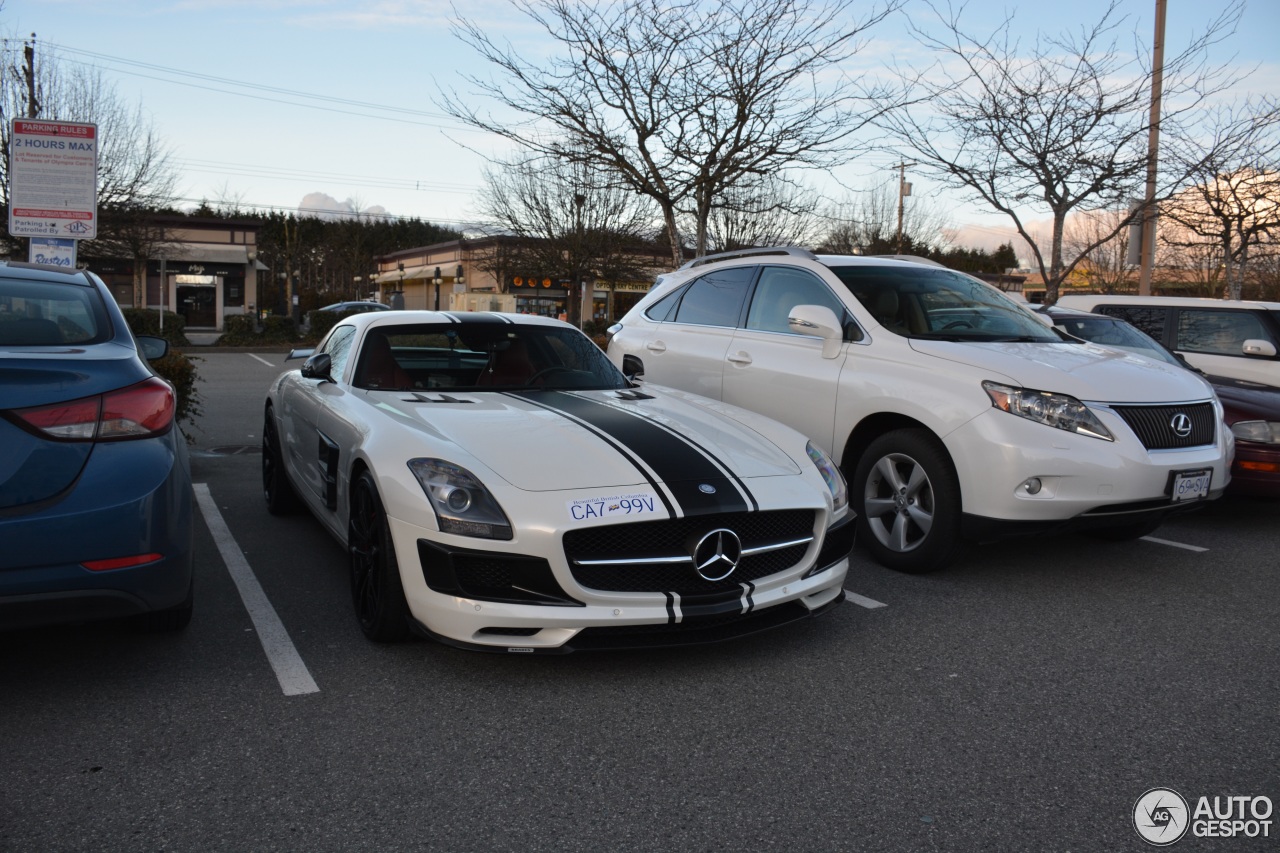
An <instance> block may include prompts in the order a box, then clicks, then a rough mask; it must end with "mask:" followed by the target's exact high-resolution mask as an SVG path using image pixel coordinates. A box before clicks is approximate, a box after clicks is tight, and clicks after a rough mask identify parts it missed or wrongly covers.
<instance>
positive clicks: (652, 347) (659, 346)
mask: <svg viewBox="0 0 1280 853" xmlns="http://www.w3.org/2000/svg"><path fill="white" fill-rule="evenodd" d="M644 348H645V349H647V350H648V351H649V352H666V351H667V345H666V344H664V343H663V342H662V341H650V342H649V343H647V344H645V345H644Z"/></svg>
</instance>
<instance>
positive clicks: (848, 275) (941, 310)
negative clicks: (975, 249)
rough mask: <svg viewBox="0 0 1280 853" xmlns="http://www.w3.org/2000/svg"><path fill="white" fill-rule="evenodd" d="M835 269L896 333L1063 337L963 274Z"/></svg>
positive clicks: (1042, 339)
mask: <svg viewBox="0 0 1280 853" xmlns="http://www.w3.org/2000/svg"><path fill="white" fill-rule="evenodd" d="M831 271H832V272H834V273H835V274H836V276H838V277H839V279H840V280H841V281H842V282H844V285H845V287H847V288H849V291H850V292H851V293H852V294H853V295H854V296H856V297H857V298H858V301H859V302H861V303H862V304H863V306H864V307H865V308H866V309H867V310H868V311H870V312H871V315H872V316H873V317H875V318H876V320H877V321H878V322H879V323H880V325H882V326H884V327H885V328H886V329H888V330H889V331H891V332H893V333H894V334H898V335H902V336H904V337H908V338H923V339H927V340H943V341H1034V342H1055V341H1060V340H1061V338H1060V337H1059V336H1058V335H1057V333H1055V332H1054V331H1053V330H1052V329H1050V328H1049V327H1048V326H1046V325H1045V324H1044V323H1041V322H1040V321H1039V320H1037V319H1036V318H1035V317H1033V316H1032V315H1031V313H1030V312H1029V311H1028V310H1026V309H1025V308H1023V307H1022V306H1021V305H1019V304H1018V303H1017V302H1015V301H1013V300H1012V299H1010V298H1009V297H1007V296H1005V295H1004V294H1003V293H1001V292H1000V291H998V290H996V289H995V288H994V287H991V286H989V285H987V284H984V283H982V282H981V281H979V280H978V279H976V278H971V277H970V276H967V275H964V274H963V273H958V272H955V271H953V270H947V269H940V268H935V267H926V266H917V265H911V266H908V265H905V264H904V265H901V266H864V265H858V266H833V267H831Z"/></svg>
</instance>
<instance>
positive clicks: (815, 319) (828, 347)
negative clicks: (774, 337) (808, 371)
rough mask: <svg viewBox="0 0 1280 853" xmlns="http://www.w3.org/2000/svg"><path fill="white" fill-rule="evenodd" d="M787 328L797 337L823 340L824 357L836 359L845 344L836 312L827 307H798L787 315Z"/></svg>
mask: <svg viewBox="0 0 1280 853" xmlns="http://www.w3.org/2000/svg"><path fill="white" fill-rule="evenodd" d="M787 328H788V329H790V330H791V331H792V332H794V333H795V334H797V335H808V336H809V337H812V338H821V339H822V357H823V358H835V357H836V356H837V355H839V354H840V345H841V344H842V343H844V329H843V328H841V326H840V318H839V317H837V316H836V312H834V311H832V310H831V309H830V308H828V307H826V306H825V305H797V306H796V307H794V308H792V309H791V310H790V311H789V312H788V313H787Z"/></svg>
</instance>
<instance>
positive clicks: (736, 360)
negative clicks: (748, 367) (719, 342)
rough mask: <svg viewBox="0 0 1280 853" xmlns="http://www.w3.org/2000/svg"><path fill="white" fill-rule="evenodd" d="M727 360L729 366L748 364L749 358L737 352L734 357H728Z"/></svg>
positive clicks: (743, 353)
mask: <svg viewBox="0 0 1280 853" xmlns="http://www.w3.org/2000/svg"><path fill="white" fill-rule="evenodd" d="M727 360H728V362H729V363H730V364H750V363H751V356H749V355H747V354H746V353H745V352H738V353H737V354H735V355H731V356H728V357H727Z"/></svg>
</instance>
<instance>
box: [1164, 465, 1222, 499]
mask: <svg viewBox="0 0 1280 853" xmlns="http://www.w3.org/2000/svg"><path fill="white" fill-rule="evenodd" d="M1212 479H1213V471H1212V470H1210V469H1208V468H1205V469H1204V470H1202V471H1179V472H1178V473H1176V474H1174V475H1173V500H1174V502H1175V503H1177V502H1178V501H1198V500H1201V499H1202V498H1207V497H1209V482H1210V481H1211V480H1212Z"/></svg>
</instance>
